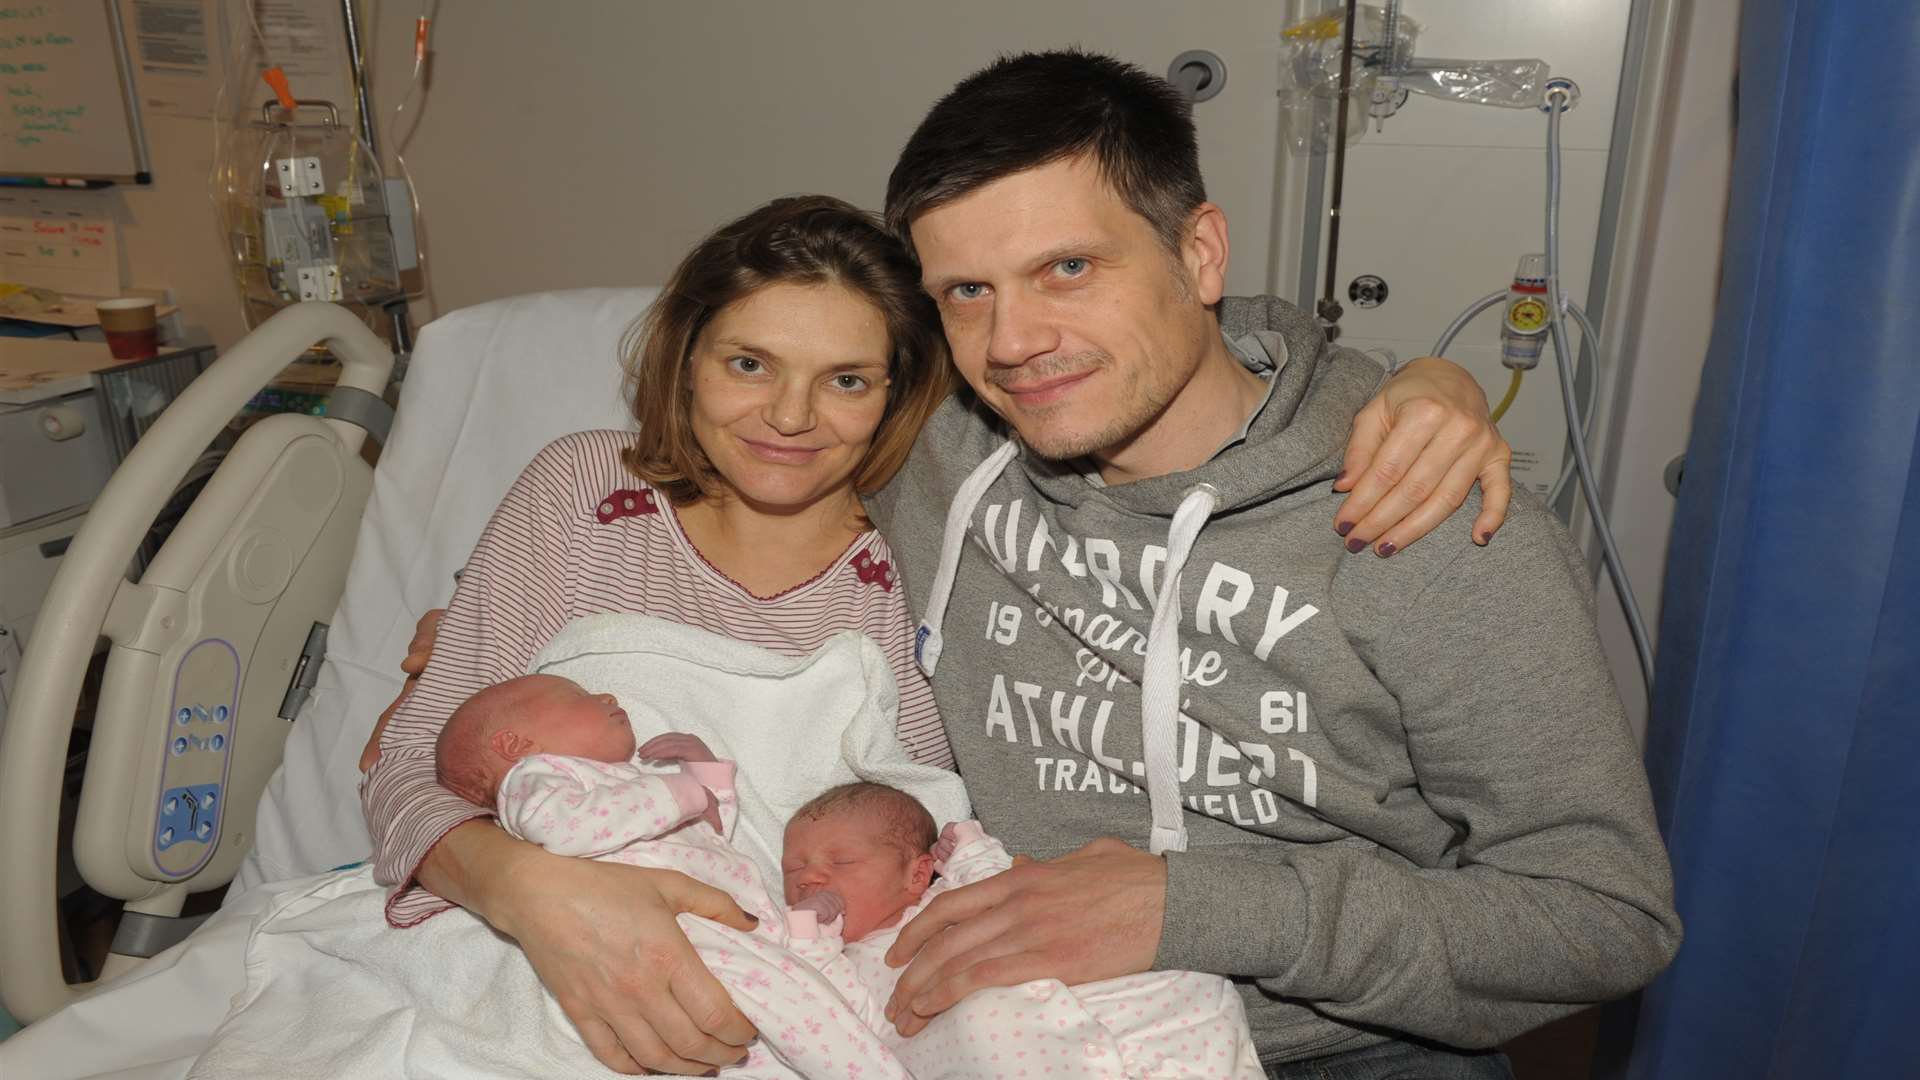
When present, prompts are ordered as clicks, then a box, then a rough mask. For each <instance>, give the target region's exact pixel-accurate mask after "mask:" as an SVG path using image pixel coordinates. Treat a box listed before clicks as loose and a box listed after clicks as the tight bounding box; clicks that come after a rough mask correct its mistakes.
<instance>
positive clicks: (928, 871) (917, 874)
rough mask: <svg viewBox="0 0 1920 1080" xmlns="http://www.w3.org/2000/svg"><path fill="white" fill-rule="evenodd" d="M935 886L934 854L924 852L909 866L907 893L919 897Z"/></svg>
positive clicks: (914, 858)
mask: <svg viewBox="0 0 1920 1080" xmlns="http://www.w3.org/2000/svg"><path fill="white" fill-rule="evenodd" d="M931 884H933V853H932V852H930V851H923V852H921V853H920V854H918V855H915V856H914V857H913V861H912V862H910V863H908V864H907V891H909V892H911V893H913V895H914V896H916V897H917V896H919V895H920V894H921V893H923V892H926V891H927V886H929V885H931Z"/></svg>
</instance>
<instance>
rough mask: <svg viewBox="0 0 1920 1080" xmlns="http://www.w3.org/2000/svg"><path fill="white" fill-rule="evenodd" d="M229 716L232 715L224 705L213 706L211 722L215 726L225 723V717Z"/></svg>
mask: <svg viewBox="0 0 1920 1080" xmlns="http://www.w3.org/2000/svg"><path fill="white" fill-rule="evenodd" d="M231 715H232V713H230V712H228V711H227V707H226V706H225V705H215V706H214V707H213V722H214V723H216V724H224V723H226V722H227V717H228V716H231Z"/></svg>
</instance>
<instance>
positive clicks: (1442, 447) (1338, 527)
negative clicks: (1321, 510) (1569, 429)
mask: <svg viewBox="0 0 1920 1080" xmlns="http://www.w3.org/2000/svg"><path fill="white" fill-rule="evenodd" d="M1512 464H1513V448H1512V447H1510V446H1508V445H1507V440H1505V439H1503V438H1501V437H1500V432H1499V429H1497V428H1495V427H1494V426H1493V421H1491V420H1489V419H1488V418H1487V395H1486V394H1485V392H1483V391H1482V390H1481V389H1480V384H1479V382H1478V381H1476V380H1475V379H1474V377H1473V376H1472V375H1469V374H1467V372H1466V371H1465V370H1464V369H1463V368H1461V367H1460V366H1459V365H1457V364H1454V363H1452V362H1450V361H1447V360H1442V359H1440V358H1438V357H1432V356H1427V357H1421V358H1420V359H1418V360H1411V361H1408V362H1407V363H1406V364H1405V365H1404V366H1402V367H1401V368H1400V370H1399V371H1398V372H1397V373H1395V374H1394V376H1393V377H1392V378H1390V379H1388V380H1387V382H1386V385H1385V386H1383V387H1381V389H1380V393H1379V394H1377V395H1375V396H1374V399H1373V400H1372V401H1369V402H1367V404H1366V406H1365V407H1363V408H1362V409H1361V410H1360V414H1359V415H1358V416H1356V417H1355V418H1354V421H1353V435H1352V436H1351V437H1350V438H1349V439H1348V440H1347V456H1346V460H1345V461H1344V463H1343V465H1342V468H1341V471H1340V478H1339V479H1338V480H1336V481H1334V485H1333V489H1334V490H1335V491H1345V492H1349V493H1350V494H1349V495H1348V496H1347V499H1346V501H1345V502H1343V503H1341V504H1340V509H1339V510H1337V511H1335V512H1334V531H1336V532H1338V533H1339V534H1340V535H1342V536H1344V537H1346V538H1347V549H1348V550H1349V551H1353V552H1356V553H1357V552H1359V551H1361V550H1363V549H1365V548H1366V547H1367V546H1368V545H1372V546H1373V549H1374V551H1375V552H1376V553H1377V554H1379V555H1380V556H1382V557H1385V556H1388V555H1391V554H1393V553H1394V552H1396V551H1398V550H1400V549H1401V548H1403V547H1406V546H1407V545H1408V544H1411V543H1413V542H1414V541H1415V540H1418V539H1420V538H1421V537H1422V536H1425V535H1426V534H1427V533H1429V532H1432V531H1433V529H1434V528H1435V527H1436V526H1438V525H1439V524H1440V523H1441V522H1443V521H1445V520H1446V519H1447V518H1448V517H1449V516H1451V515H1452V514H1453V512H1454V511H1455V510H1458V509H1459V508H1460V506H1461V504H1462V503H1464V502H1466V501H1467V495H1468V494H1469V493H1471V492H1472V491H1473V484H1474V481H1475V480H1478V481H1479V482H1480V516H1479V517H1477V518H1475V519H1474V522H1473V541H1474V543H1476V544H1485V543H1486V542H1487V541H1489V540H1491V539H1493V534H1494V533H1495V532H1497V531H1498V530H1499V528H1500V525H1501V523H1502V522H1504V521H1505V520H1506V519H1507V500H1508V499H1509V498H1511V496H1512V493H1513V478H1512V472H1511V466H1512Z"/></svg>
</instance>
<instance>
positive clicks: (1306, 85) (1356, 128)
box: [1280, 4, 1551, 156]
mask: <svg viewBox="0 0 1920 1080" xmlns="http://www.w3.org/2000/svg"><path fill="white" fill-rule="evenodd" d="M1387 15H1388V13H1387V12H1386V11H1385V10H1384V9H1382V8H1379V7H1375V6H1373V5H1371V4H1362V5H1361V6H1360V9H1359V21H1358V23H1357V24H1356V25H1355V26H1354V30H1353V73H1352V81H1351V84H1350V89H1349V91H1348V95H1347V108H1348V109H1350V110H1352V111H1351V112H1349V113H1348V116H1347V142H1348V143H1349V144H1352V143H1354V142H1357V141H1358V140H1359V139H1360V137H1361V136H1362V135H1363V134H1364V133H1365V132H1366V128H1367V125H1366V123H1365V118H1367V117H1372V118H1373V119H1374V121H1375V122H1376V123H1378V122H1380V121H1383V120H1385V119H1386V118H1387V117H1389V116H1392V115H1393V114H1394V113H1395V112H1397V111H1399V108H1400V106H1401V105H1403V104H1405V103H1406V100H1407V95H1408V94H1409V93H1416V94H1425V95H1427V96H1428V97H1436V98H1443V99H1445V100H1449V101H1461V102H1466V103H1468V104H1473V105H1497V106H1500V107H1502V108H1509V109H1530V108H1536V107H1538V106H1539V105H1540V104H1541V102H1542V95H1543V93H1544V91H1545V88H1546V82H1547V78H1548V76H1549V74H1550V73H1551V71H1550V69H1549V67H1548V65H1547V62H1546V61H1544V60H1532V59H1515V60H1452V59H1423V58H1420V57H1417V56H1415V54H1414V45H1415V43H1416V41H1417V39H1418V37H1419V34H1420V24H1419V23H1417V22H1415V21H1414V20H1412V19H1410V18H1408V17H1407V16H1405V15H1404V14H1399V13H1397V12H1396V13H1394V15H1395V17H1394V18H1393V19H1392V20H1391V22H1392V30H1391V38H1389V31H1388V22H1389V20H1388V18H1387ZM1345 28H1346V9H1345V7H1344V6H1340V7H1334V8H1330V9H1329V10H1326V11H1323V12H1320V13H1319V14H1317V15H1313V16H1310V17H1308V18H1306V19H1303V20H1301V21H1300V22H1297V23H1294V24H1293V25H1291V26H1288V27H1286V28H1285V29H1283V30H1282V31H1280V40H1281V87H1280V109H1281V114H1282V116H1283V118H1284V120H1285V126H1286V134H1285V138H1286V143H1287V149H1288V151H1289V152H1291V153H1293V154H1294V155H1295V156H1300V155H1306V154H1324V153H1328V152H1329V151H1330V150H1331V149H1332V147H1333V141H1334V139H1335V137H1336V136H1335V132H1336V131H1337V130H1338V120H1339V112H1338V111H1337V110H1336V108H1335V102H1336V100H1337V99H1339V97H1340V54H1341V51H1342V43H1343V38H1344V31H1345ZM1389 46H1391V47H1389Z"/></svg>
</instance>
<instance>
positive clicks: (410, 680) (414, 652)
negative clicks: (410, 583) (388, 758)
mask: <svg viewBox="0 0 1920 1080" xmlns="http://www.w3.org/2000/svg"><path fill="white" fill-rule="evenodd" d="M446 614H447V609H446V608H434V609H433V610H431V611H429V612H427V613H426V614H425V615H422V616H420V621H419V622H418V623H415V624H414V627H413V640H412V641H409V642H407V658H406V659H405V660H402V661H400V670H401V671H402V672H405V673H406V676H407V681H406V682H403V683H401V684H400V695H399V696H398V697H396V698H394V699H393V704H391V705H389V706H387V708H386V710H385V711H384V712H382V713H381V714H380V719H379V721H378V722H377V723H375V724H374V725H373V734H372V735H369V736H368V737H367V745H366V746H365V747H363V748H361V750H360V771H361V772H367V771H368V770H370V769H372V768H373V765H374V763H375V762H377V761H379V760H380V736H382V735H384V734H386V731H387V721H388V720H391V719H393V714H394V713H396V712H399V711H400V706H401V704H402V703H403V702H405V701H406V700H407V698H409V697H411V696H412V695H413V688H414V687H415V686H416V685H418V684H419V682H420V673H421V672H423V671H425V670H427V658H428V657H430V656H432V655H433V643H434V640H435V639H436V638H438V637H439V636H440V620H441V619H442V618H444V617H445V616H446Z"/></svg>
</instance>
